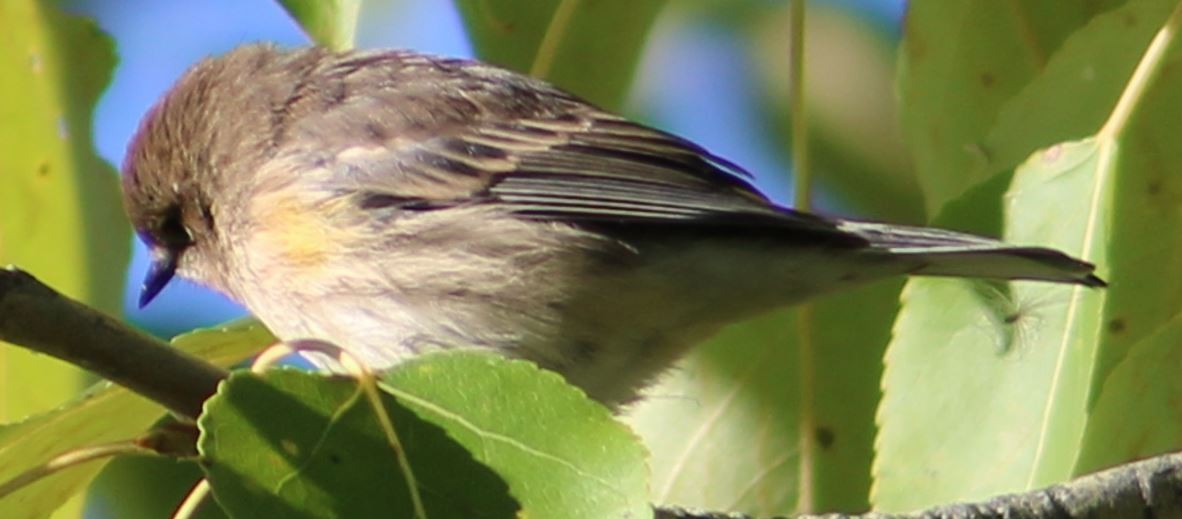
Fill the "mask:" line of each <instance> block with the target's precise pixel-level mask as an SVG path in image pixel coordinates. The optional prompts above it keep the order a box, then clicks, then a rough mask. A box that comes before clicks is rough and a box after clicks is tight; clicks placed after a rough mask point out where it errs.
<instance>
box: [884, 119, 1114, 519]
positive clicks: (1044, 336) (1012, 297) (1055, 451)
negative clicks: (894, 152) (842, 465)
mask: <svg viewBox="0 0 1182 519" xmlns="http://www.w3.org/2000/svg"><path fill="white" fill-rule="evenodd" d="M1100 149H1101V147H1100V146H1099V145H1098V144H1097V142H1096V141H1094V140H1088V141H1083V142H1079V143H1074V144H1069V145H1063V146H1059V147H1056V148H1053V149H1052V150H1048V151H1047V152H1044V153H1040V154H1038V155H1036V156H1035V157H1033V158H1032V159H1031V160H1030V161H1028V162H1027V163H1026V164H1025V165H1023V166H1022V167H1020V168H1019V170H1018V172H1017V173H1016V174H1015V177H1014V180H1013V185H1012V186H1011V188H1010V192H1009V194H1008V195H1007V197H1008V200H1007V203H1006V207H1007V228H1008V229H1009V232H1007V234H1006V239H1007V240H1008V241H1011V242H1014V243H1030V244H1039V245H1046V246H1050V247H1055V248H1058V249H1061V250H1064V251H1067V252H1068V253H1070V254H1075V255H1082V256H1083V257H1086V258H1088V259H1090V260H1092V261H1096V262H1098V263H1099V264H1101V265H1103V264H1104V263H1105V258H1104V254H1103V249H1102V244H1104V243H1105V240H1106V238H1107V235H1106V233H1105V230H1104V229H1103V228H1102V226H1101V227H1098V226H1096V225H1095V223H1096V222H1097V221H1103V219H1105V218H1107V217H1109V216H1110V215H1111V207H1110V206H1109V205H1108V204H1107V203H1104V200H1103V198H1101V199H1096V198H1094V197H1093V196H1092V195H1093V193H1094V192H1096V190H1101V191H1102V190H1103V189H1104V186H1103V185H1102V183H1100V180H1101V179H1103V178H1104V176H1105V175H1106V174H1107V173H1106V172H1107V171H1108V169H1109V168H1111V163H1110V162H1108V161H1107V160H1106V159H1105V154H1104V153H1101V151H1100ZM1065 212H1067V213H1071V214H1076V215H1079V216H1078V217H1074V218H1063V214H1064V213H1065ZM1103 301H1104V293H1103V292H1102V291H1096V290H1089V289H1085V288H1081V287H1067V286H1058V285H1050V284H1045V283H1030V282H1016V283H1013V284H1012V285H1011V286H1009V287H1006V286H1004V285H998V284H993V283H987V282H982V281H968V280H941V279H915V280H912V281H911V282H909V283H908V285H907V287H906V288H905V289H904V291H903V310H902V311H901V312H900V315H899V318H898V320H897V322H896V325H895V333H894V339H893V340H892V343H891V345H890V347H889V350H888V353H887V358H886V364H887V369H886V374H885V379H884V388H885V397H884V399H883V402H882V405H881V408H880V410H879V422H880V425H881V432H880V434H879V438H878V442H877V449H878V458H877V459H876V461H875V473H874V475H875V489H874V495H873V497H872V500H873V502H874V504H875V507H876V508H878V509H882V510H899V511H903V510H914V509H918V508H923V507H928V506H933V505H936V504H941V503H949V502H953V501H963V500H974V499H981V498H984V497H988V496H991V495H995V494H999V493H1003V492H1014V491H1021V490H1027V489H1031V488H1035V487H1039V486H1043V485H1045V484H1048V483H1051V482H1054V481H1061V480H1064V479H1067V478H1068V477H1069V476H1070V475H1071V473H1072V466H1073V464H1074V457H1075V453H1076V451H1077V449H1078V448H1079V441H1080V436H1081V435H1082V431H1083V425H1084V410H1085V405H1086V402H1087V398H1088V394H1089V390H1090V388H1091V385H1092V380H1091V373H1092V368H1093V367H1094V360H1095V355H1096V353H1097V351H1098V344H1097V338H1098V337H1097V336H1098V331H1099V330H1098V328H1099V315H1100V310H1101V305H1102V304H1103Z"/></svg>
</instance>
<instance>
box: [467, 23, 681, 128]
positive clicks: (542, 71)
mask: <svg viewBox="0 0 1182 519" xmlns="http://www.w3.org/2000/svg"><path fill="white" fill-rule="evenodd" d="M455 5H456V7H457V8H458V9H459V11H460V14H461V15H462V16H463V18H464V26H465V27H466V28H467V29H468V36H469V37H470V38H471V39H472V43H473V46H474V47H475V49H476V55H477V56H478V57H479V58H480V59H482V60H484V61H487V62H489V63H493V64H496V65H500V66H502V67H507V68H510V69H513V70H517V71H520V72H524V73H528V74H531V75H533V76H536V77H540V78H544V79H546V80H548V81H550V82H552V83H554V84H556V85H558V86H560V87H563V88H566V89H567V90H570V91H571V92H574V93H576V94H579V95H581V96H583V97H585V98H587V99H589V100H591V101H592V102H595V103H598V104H600V105H601V106H604V107H607V108H614V109H619V108H620V105H621V103H622V102H623V100H624V95H625V94H626V93H627V92H628V88H629V86H630V85H631V84H632V75H633V73H634V72H635V70H636V64H637V62H638V61H639V60H640V53H641V51H642V50H643V49H644V43H645V41H646V40H647V38H648V34H649V29H650V28H651V27H652V25H653V21H654V20H655V19H656V17H657V14H658V13H659V12H660V11H661V8H662V7H663V6H664V5H665V0H633V1H630V2H626V3H619V2H594V1H585V0H455Z"/></svg>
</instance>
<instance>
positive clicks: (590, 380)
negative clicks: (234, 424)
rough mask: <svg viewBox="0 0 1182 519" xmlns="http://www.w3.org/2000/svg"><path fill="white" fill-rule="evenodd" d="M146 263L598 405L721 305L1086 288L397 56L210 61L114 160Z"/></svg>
mask: <svg viewBox="0 0 1182 519" xmlns="http://www.w3.org/2000/svg"><path fill="white" fill-rule="evenodd" d="M124 174H125V177H124V190H125V197H126V206H127V209H128V213H129V216H130V217H131V220H132V222H133V224H134V225H135V227H136V229H137V230H138V231H139V233H140V235H141V236H142V237H143V239H144V240H145V241H146V242H147V243H148V244H149V245H150V246H151V247H152V249H153V250H154V254H155V255H156V259H157V261H156V266H155V267H154V269H153V271H152V273H150V275H149V277H148V281H147V282H146V283H145V296H144V298H145V302H146V301H147V300H149V299H151V297H152V296H154V295H155V293H156V292H158V291H159V289H160V288H161V287H162V286H163V285H164V283H166V282H167V280H168V278H169V277H170V276H171V274H172V269H173V267H175V268H176V270H177V272H179V273H180V274H181V275H183V276H185V277H188V278H191V279H194V280H196V281H198V282H201V283H204V284H207V285H209V286H212V287H213V288H215V289H218V290H220V291H222V292H224V293H226V294H228V295H229V296H230V297H232V298H234V299H235V300H237V301H239V302H241V303H242V304H244V305H245V306H246V307H247V308H249V309H250V310H251V312H253V313H254V314H255V315H257V316H258V317H259V318H260V319H261V320H262V321H263V322H264V323H266V324H267V326H268V327H270V328H271V330H272V331H273V332H275V333H276V335H277V336H279V337H280V338H282V339H285V340H294V339H301V338H315V339H321V340H326V341H329V342H332V343H335V344H337V345H338V346H341V347H343V348H345V349H347V350H349V351H351V352H353V353H354V354H355V355H358V356H359V357H361V358H362V359H363V360H364V361H366V362H367V363H369V364H370V365H371V366H373V367H377V368H381V367H385V366H389V365H391V364H393V363H396V362H398V361H400V360H402V359H404V358H406V357H407V356H409V355H413V354H415V353H417V352H421V351H425V350H429V349H433V348H450V347H482V348H492V349H496V350H498V351H501V352H503V353H505V354H508V355H513V356H517V357H521V358H527V359H531V360H534V361H536V362H538V363H539V364H541V365H542V366H544V367H547V368H550V369H554V370H556V371H558V372H560V373H562V374H563V375H564V376H566V377H567V378H568V380H570V381H571V382H572V383H574V384H576V385H579V386H581V387H583V388H584V389H585V390H587V392H588V393H589V394H590V395H591V396H593V397H595V398H597V399H599V400H601V401H603V402H605V403H608V404H619V403H623V402H627V401H629V400H631V399H632V398H634V397H635V396H636V394H637V391H638V390H639V389H640V388H641V387H643V385H644V384H645V383H647V382H648V381H649V380H651V379H652V378H653V376H654V375H656V374H658V373H660V371H661V370H663V369H664V368H666V367H667V366H669V365H670V364H671V363H672V362H673V361H674V360H675V359H676V358H677V357H678V356H679V355H681V354H682V353H683V352H684V351H685V349H687V348H688V347H690V346H692V345H693V344H694V343H697V342H699V341H701V340H703V339H704V338H706V337H708V336H710V335H711V334H712V333H714V332H715V331H716V330H717V329H718V328H720V327H721V326H723V325H725V324H727V323H730V322H733V321H735V320H737V319H741V318H744V317H748V316H751V315H755V314H758V313H760V312H763V311H766V310H769V309H772V308H776V307H779V306H784V305H789V304H793V303H796V302H799V301H801V300H803V299H805V298H808V297H811V296H813V295H816V294H820V293H824V292H828V291H831V290H835V289H840V288H843V287H848V286H853V285H856V284H860V283H864V282H868V281H872V280H875V279H880V278H882V277H886V276H891V275H899V274H908V273H910V274H924V275H940V276H966V277H983V278H1007V279H1037V280H1045V281H1053V282H1065V283H1078V284H1083V285H1087V286H1101V285H1102V284H1103V282H1102V281H1100V280H1099V278H1097V277H1095V276H1093V275H1092V274H1091V272H1092V266H1091V265H1090V264H1087V263H1085V262H1082V261H1079V260H1076V259H1073V258H1070V257H1068V256H1066V255H1064V254H1062V253H1060V252H1057V251H1053V250H1050V249H1045V248H1037V247H1014V246H1009V245H1006V244H1003V243H1001V242H998V241H995V240H990V239H987V238H981V237H977V236H971V235H966V234H961V233H955V232H951V231H943V230H938V229H930V228H919V227H904V226H893V225H887V224H878V223H868V222H852V221H843V220H838V219H831V218H824V217H820V216H815V215H810V214H806V213H801V212H797V211H793V210H790V209H786V208H782V207H777V206H775V205H773V204H771V203H770V202H768V201H767V199H765V198H764V197H763V196H762V195H760V194H759V193H758V192H757V191H756V190H755V189H753V188H752V187H751V185H750V184H749V183H748V179H749V178H750V177H749V175H748V174H747V173H746V172H745V171H743V170H742V168H740V167H739V166H737V165H735V164H733V163H731V162H728V161H726V160H725V159H722V158H720V157H717V156H715V155H712V154H711V153H709V152H708V151H706V150H704V149H702V148H701V147H699V146H697V145H695V144H693V143H691V142H689V141H687V140H685V139H682V138H680V137H677V136H675V135H672V134H669V133H666V132H662V131H659V130H656V129H653V128H649V127H646V126H643V125H640V124H637V123H634V122H631V121H628V120H626V119H624V118H621V117H619V116H617V115H614V114H610V113H608V112H605V111H603V110H600V109H598V108H596V107H594V106H592V105H590V104H588V103H586V102H584V101H582V100H580V99H579V98H577V97H574V96H572V95H570V94H567V93H565V92H563V91H561V90H558V89H556V88H554V87H552V86H550V85H548V84H546V83H544V82H541V81H537V80H534V79H530V78H527V77H525V76H521V75H518V74H515V73H512V72H509V71H506V70H502V69H498V68H495V67H491V66H488V65H483V64H480V63H477V62H472V61H466V60H456V59H445V58H438V57H431V56H425V55H421V54H416V53H412V52H405V51H357V52H347V53H332V52H329V51H325V50H321V49H316V48H310V49H303V50H296V51H280V50H277V49H275V48H273V47H270V46H263V45H253V46H247V47H243V48H240V49H238V50H235V51H233V52H231V53H229V54H227V55H225V56H222V57H218V58H212V59H209V60H206V61H204V62H202V63H200V64H198V65H196V66H195V67H194V68H193V69H191V70H190V71H189V72H188V73H186V74H185V76H184V77H182V78H181V79H180V81H179V82H178V83H177V85H176V86H174V87H173V88H172V90H170V91H169V93H168V94H166V95H165V96H164V98H163V99H162V100H161V102H160V103H159V104H158V105H157V106H156V107H155V108H153V109H152V111H151V112H150V113H149V114H148V115H147V116H146V118H145V121H144V123H143V125H142V126H141V128H140V130H139V132H138V134H137V135H136V137H135V139H134V140H133V142H132V144H131V146H130V149H129V152H128V158H127V162H126V164H125V166H124Z"/></svg>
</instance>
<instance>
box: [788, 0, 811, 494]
mask: <svg viewBox="0 0 1182 519" xmlns="http://www.w3.org/2000/svg"><path fill="white" fill-rule="evenodd" d="M804 17H805V0H792V2H791V4H789V11H788V24H789V38H790V40H789V47H788V74H789V90H788V97H789V106H790V107H791V110H792V113H791V114H790V117H791V119H792V174H793V184H794V193H793V198H794V199H795V200H794V202H795V203H794V205H795V206H796V209H798V210H800V211H808V210H810V209H811V208H812V170H811V168H810V164H809V152H808V118H807V116H806V115H807V114H806V112H805V99H804V30H805V28H804ZM796 335H797V344H798V346H799V351H800V356H799V359H798V360H797V364H798V369H799V370H800V402H801V404H800V424H799V434H800V438H799V441H800V484H799V487H798V489H797V505H796V509H797V510H796V511H797V512H798V513H809V512H811V511H812V510H813V509H814V508H816V488H815V487H814V480H813V479H814V475H815V471H814V470H813V469H814V467H815V464H816V462H817V460H816V456H815V454H816V448H817V445H816V441H815V440H814V431H815V430H816V429H817V416H816V411H817V410H816V406H815V404H816V398H817V378H816V364H817V361H816V351H815V348H816V345H815V344H813V307H812V305H811V304H803V305H800V306H799V307H798V309H797V311H796Z"/></svg>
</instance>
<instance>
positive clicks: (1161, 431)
mask: <svg viewBox="0 0 1182 519" xmlns="http://www.w3.org/2000/svg"><path fill="white" fill-rule="evenodd" d="M1123 331H1124V330H1123V329H1121V330H1114V329H1113V328H1112V327H1111V325H1110V326H1109V329H1108V332H1109V333H1114V332H1116V333H1118V334H1119V333H1121V332H1123ZM1180 345H1182V316H1176V317H1175V318H1174V319H1172V320H1170V322H1169V323H1167V324H1166V325H1165V326H1163V327H1161V328H1160V329H1158V331H1157V332H1156V333H1153V334H1152V335H1150V336H1148V337H1145V338H1144V339H1142V340H1140V341H1138V342H1137V343H1136V344H1134V345H1133V346H1132V348H1131V351H1130V353H1129V355H1128V356H1127V357H1126V358H1125V359H1124V361H1123V362H1121V363H1120V364H1119V365H1117V366H1116V368H1115V369H1114V370H1112V373H1111V375H1109V377H1108V378H1107V379H1106V380H1105V381H1104V385H1103V387H1102V390H1101V392H1100V396H1099V398H1098V399H1097V401H1096V403H1095V406H1094V407H1093V408H1092V410H1091V416H1089V418H1088V428H1087V432H1086V435H1085V437H1084V447H1083V451H1082V453H1081V454H1080V457H1079V464H1078V466H1077V468H1076V472H1077V473H1080V474H1085V473H1088V472H1092V471H1096V470H1100V469H1103V468H1107V467H1110V466H1113V465H1118V464H1121V463H1125V462H1128V461H1129V460H1134V459H1141V458H1147V457H1150V456H1156V455H1159V454H1164V453H1167V452H1173V451H1176V450H1178V449H1179V448H1182V409H1180V408H1179V406H1178V399H1179V398H1180V397H1182V377H1179V376H1178V366H1182V347H1180Z"/></svg>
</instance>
